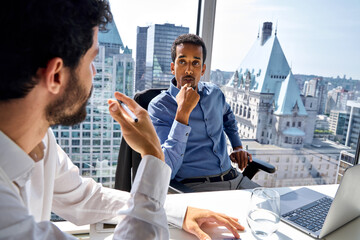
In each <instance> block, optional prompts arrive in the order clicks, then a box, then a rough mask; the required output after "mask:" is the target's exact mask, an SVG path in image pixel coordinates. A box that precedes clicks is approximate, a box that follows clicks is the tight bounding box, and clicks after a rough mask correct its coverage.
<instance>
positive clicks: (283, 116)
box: [223, 22, 318, 148]
mask: <svg viewBox="0 0 360 240" xmlns="http://www.w3.org/2000/svg"><path fill="white" fill-rule="evenodd" d="M271 29H272V23H271V22H265V23H264V25H263V33H262V37H261V38H259V36H258V38H257V39H256V41H255V43H254V44H253V46H252V48H251V49H250V51H249V52H248V53H247V55H246V57H245V58H244V60H243V61H242V62H241V64H240V66H239V67H238V68H237V69H236V71H235V73H234V75H233V76H232V78H231V79H230V81H229V83H228V84H227V85H226V86H224V87H223V91H224V94H225V97H226V100H227V102H228V103H229V104H230V106H231V108H232V110H233V112H234V114H235V117H236V120H237V121H238V124H239V125H238V126H239V133H240V137H241V138H242V139H244V138H247V139H256V140H257V141H258V142H259V143H261V144H273V145H276V146H280V147H288V148H301V147H303V145H304V144H311V142H312V140H313V136H314V128H315V120H316V113H317V110H318V108H317V102H318V100H317V98H316V97H315V96H306V97H303V98H302V97H301V95H300V90H299V87H298V85H297V84H296V82H295V79H294V76H293V74H292V72H291V69H290V66H289V64H288V62H287V60H286V57H285V54H284V52H283V50H282V48H281V46H280V43H279V40H278V37H277V35H276V32H275V34H274V35H272V34H271V32H272V31H271Z"/></svg>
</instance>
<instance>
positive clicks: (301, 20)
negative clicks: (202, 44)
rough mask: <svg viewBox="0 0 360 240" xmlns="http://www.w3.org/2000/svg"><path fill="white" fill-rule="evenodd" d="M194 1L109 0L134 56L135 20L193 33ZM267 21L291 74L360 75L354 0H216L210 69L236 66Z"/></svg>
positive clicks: (359, 5)
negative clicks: (171, 26)
mask: <svg viewBox="0 0 360 240" xmlns="http://www.w3.org/2000/svg"><path fill="white" fill-rule="evenodd" d="M197 2H198V1H197V0H182V1H177V0H153V1H149V0H110V4H111V9H112V12H113V15H114V19H115V23H116V25H117V27H118V31H119V33H120V36H121V38H122V40H123V42H124V44H125V45H127V46H128V47H129V48H131V49H133V57H134V58H135V56H136V55H135V51H136V27H137V26H148V25H151V24H155V23H156V24H164V23H173V24H175V25H182V26H184V27H189V28H190V32H191V33H195V32H196V21H197ZM267 21H270V22H273V29H275V28H277V36H278V39H279V41H280V45H281V47H282V49H283V51H284V53H285V56H286V58H287V61H288V63H289V64H290V66H291V67H292V71H293V73H294V74H314V75H320V76H324V77H337V76H340V77H343V76H344V75H346V78H350V77H351V78H352V79H357V80H360V1H359V0H344V1H339V0H271V1H269V0H217V6H216V18H215V32H214V43H213V55H212V66H211V69H212V70H215V69H220V70H223V71H235V69H236V68H237V67H238V66H239V65H240V63H241V61H242V59H243V58H244V57H245V56H246V53H247V52H248V51H249V50H250V48H251V46H252V44H253V43H254V42H255V40H256V37H257V35H258V31H259V28H260V29H261V26H262V23H263V22H267ZM276 26H277V27H276Z"/></svg>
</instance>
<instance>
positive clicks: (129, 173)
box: [115, 88, 166, 192]
mask: <svg viewBox="0 0 360 240" xmlns="http://www.w3.org/2000/svg"><path fill="white" fill-rule="evenodd" d="M164 90H166V88H152V89H148V90H144V91H142V92H139V93H136V94H135V96H134V100H135V101H136V102H137V103H138V104H139V105H140V106H141V107H143V108H144V109H146V110H147V108H148V106H149V103H150V101H151V100H152V99H153V98H154V97H156V96H157V95H159V94H160V93H161V92H162V91H164ZM140 161H141V155H140V154H139V153H138V152H135V151H134V150H133V149H132V148H131V147H130V146H129V145H128V144H127V142H126V141H125V139H124V138H122V139H121V143H120V151H119V156H118V164H117V167H116V173H115V189H119V190H123V191H128V192H130V190H131V183H132V181H133V179H134V178H135V175H136V172H137V169H138V167H139V164H140Z"/></svg>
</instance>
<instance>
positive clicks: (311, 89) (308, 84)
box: [302, 77, 327, 114]
mask: <svg viewBox="0 0 360 240" xmlns="http://www.w3.org/2000/svg"><path fill="white" fill-rule="evenodd" d="M302 95H304V96H305V97H309V96H311V97H316V98H317V100H318V103H317V106H318V111H317V113H318V114H323V113H324V111H325V104H326V97H327V84H325V81H324V80H323V78H322V77H316V78H313V79H311V80H309V81H305V82H304V87H303V90H302Z"/></svg>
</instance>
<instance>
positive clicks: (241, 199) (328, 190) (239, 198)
mask: <svg viewBox="0 0 360 240" xmlns="http://www.w3.org/2000/svg"><path fill="white" fill-rule="evenodd" d="M307 187H308V188H311V189H314V190H316V191H318V192H321V193H324V194H326V195H329V196H331V197H334V196H335V193H336V190H337V188H338V185H319V186H307ZM296 188H298V187H291V188H286V187H285V188H274V189H275V190H276V191H278V192H279V194H280V195H282V194H285V193H287V192H289V191H292V190H294V189H296ZM250 195H251V190H237V191H222V192H206V193H189V194H180V195H168V198H172V197H176V198H184V201H187V202H188V205H190V206H194V207H199V208H207V209H210V210H212V211H216V212H222V213H225V214H227V215H229V216H233V217H237V218H238V219H239V222H240V223H241V224H242V225H243V226H244V227H245V231H244V232H240V237H241V239H255V240H256V239H257V238H255V237H254V236H253V235H252V233H251V230H250V227H249V226H248V224H247V222H246V214H247V209H248V204H249V203H250ZM359 226H360V218H357V219H356V220H355V221H352V222H350V223H349V224H347V225H346V226H345V227H346V229H343V228H345V227H343V228H342V229H339V230H338V231H335V232H334V233H332V234H330V235H328V236H326V237H325V239H326V240H335V239H341V240H348V239H349V240H350V239H357V238H356V237H354V236H360V230H359ZM203 229H204V230H205V232H207V233H208V234H209V235H210V236H211V238H212V239H213V240H216V239H231V237H232V235H231V234H230V233H229V231H228V230H227V229H226V228H223V227H217V228H206V227H204V228H203ZM170 239H182V240H187V239H188V240H196V239H197V238H196V237H195V236H193V235H191V234H189V233H187V232H185V231H183V230H181V229H173V228H172V229H170ZM278 239H283V240H291V239H301V240H307V239H309V240H310V239H312V240H313V239H314V238H312V237H310V236H309V235H307V234H305V233H303V232H301V231H299V230H297V229H295V228H293V227H291V226H289V225H288V224H286V223H284V222H282V221H280V225H279V229H278V231H277V232H276V233H274V234H273V235H272V236H270V237H269V238H268V239H267V240H278Z"/></svg>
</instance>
